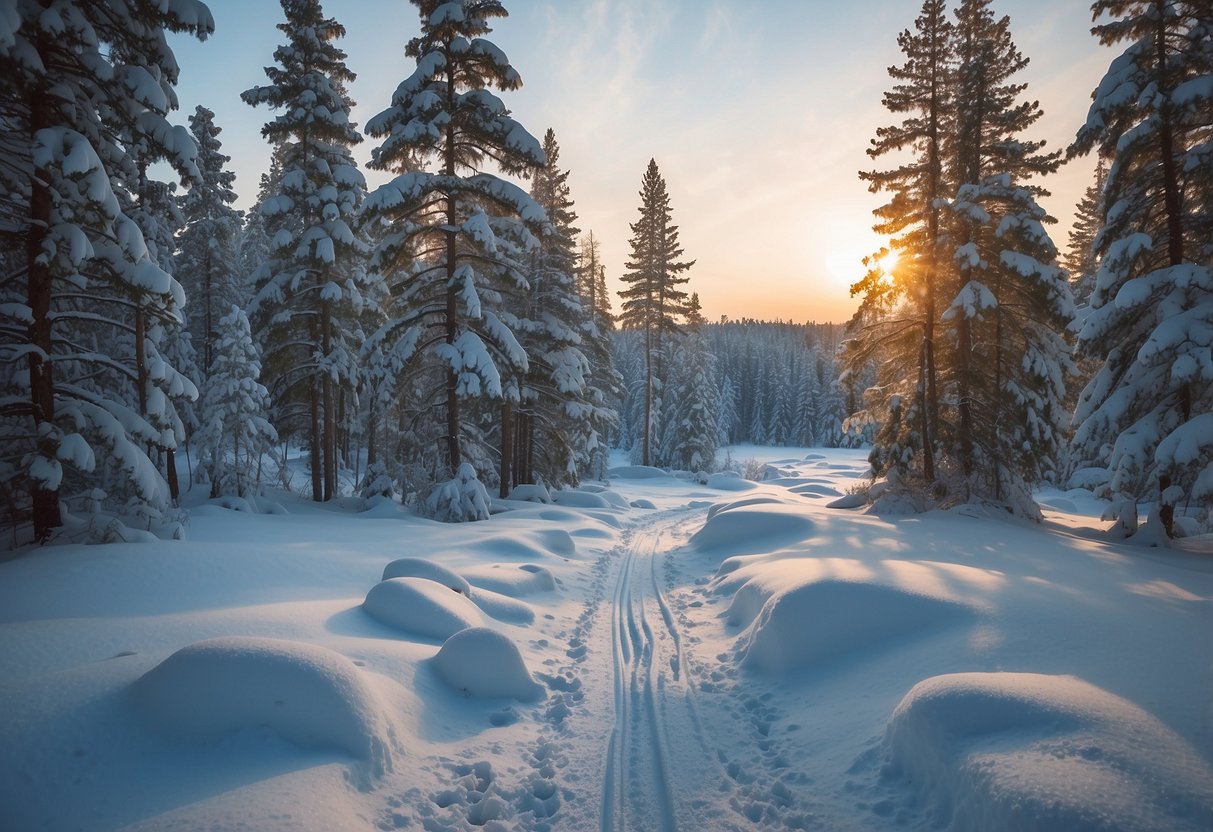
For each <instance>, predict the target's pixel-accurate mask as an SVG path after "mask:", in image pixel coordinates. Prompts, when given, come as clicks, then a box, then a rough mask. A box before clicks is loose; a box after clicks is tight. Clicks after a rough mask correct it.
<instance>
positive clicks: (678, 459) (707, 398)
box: [669, 293, 720, 471]
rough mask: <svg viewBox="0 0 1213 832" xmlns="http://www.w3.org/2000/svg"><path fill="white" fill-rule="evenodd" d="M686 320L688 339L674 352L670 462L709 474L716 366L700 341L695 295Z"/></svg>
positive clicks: (714, 441)
mask: <svg viewBox="0 0 1213 832" xmlns="http://www.w3.org/2000/svg"><path fill="white" fill-rule="evenodd" d="M686 317H687V320H686V329H687V336H686V337H685V338H681V339H679V341H678V344H677V346H676V348H675V349H676V352H675V355H676V356H677V362H676V367H677V368H678V369H677V373H676V379H677V381H676V383H675V384H674V386H673V389H672V391H671V392H672V395H671V399H672V401H671V404H672V407H671V412H673V413H676V414H678V415H677V417H676V418H675V419H673V420H672V422H671V424H672V425H673V426H674V427H673V431H672V437H671V441H670V449H669V461H670V464H671V465H673V466H674V467H675V468H681V469H684V470H688V471H711V470H713V469H714V468H715V462H716V447H717V436H718V431H719V425H718V424H717V421H716V414H717V411H718V410H719V406H720V403H719V399H718V398H717V388H716V377H715V376H716V362H715V360H714V359H713V357H712V353H711V352H709V350H708V346H707V342H706V341H705V340H704V337H703V324H704V320H703V314H702V312H701V311H700V306H699V295H698V294H697V293H692V295H691V300H690V303H688V305H687V313H686Z"/></svg>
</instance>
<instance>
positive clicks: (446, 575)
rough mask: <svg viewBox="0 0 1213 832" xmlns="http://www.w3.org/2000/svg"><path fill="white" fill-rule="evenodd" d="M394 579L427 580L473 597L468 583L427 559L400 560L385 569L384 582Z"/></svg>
mask: <svg viewBox="0 0 1213 832" xmlns="http://www.w3.org/2000/svg"><path fill="white" fill-rule="evenodd" d="M392 578H425V579H426V580H427V581H434V582H435V583H439V584H442V585H443V586H445V587H446V588H447V589H451V590H454V591H455V592H458V593H459V594H460V595H471V594H472V588H471V587H470V586H468V582H467V581H466V580H465V579H464V578H462V577H460V576H459V575H456V574H455V573H454V572H452V571H451V570H449V569H447V568H446V567H445V566H442V565H441V564H438V563H434V561H432V560H426V559H425V558H400V559H399V560H394V561H392V562H391V563H389V564H388V565H387V566H385V567H383V580H385V581H389V580H391V579H392Z"/></svg>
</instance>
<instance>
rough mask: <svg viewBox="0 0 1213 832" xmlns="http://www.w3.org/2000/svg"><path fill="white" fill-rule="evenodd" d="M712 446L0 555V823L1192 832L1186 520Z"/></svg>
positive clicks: (1209, 623) (1190, 554) (1193, 646)
mask: <svg viewBox="0 0 1213 832" xmlns="http://www.w3.org/2000/svg"><path fill="white" fill-rule="evenodd" d="M732 456H733V458H735V459H741V460H746V459H748V458H755V459H757V460H758V462H761V463H765V464H766V467H761V466H754V467H751V466H748V465H747V470H761V472H762V473H761V474H760V479H762V482H750V481H748V480H741V479H739V478H737V477H729V476H718V477H714V478H712V479H710V480H708V482H707V484H699V483H697V482H695V481H694V480H693V479H691V478H689V477H687V478H684V477H679V476H676V475H671V474H668V473H666V472H661V471H657V470H656V469H651V468H642V467H638V466H626V465H621V466H620V467H618V468H615V469H613V471H612V475H611V478H610V482H609V483H607V484H597V483H594V484H587V485H586V486H585V487H584V488H583V489H582V490H579V491H575V492H568V491H566V492H555V493H553V494H551V495H547V494H546V493H540V490H539V489H523V490H521V491H519V492H517V493H516V495H515V496H516V497H519V498H522V499H515V500H509V501H498V502H496V503H495V504H494V506H493V512H494V514H493V516H492V517H491V518H490V519H489V520H486V521H483V522H477V523H465V524H458V525H444V524H440V523H435V522H431V521H427V520H423V519H419V518H417V517H416V516H413V515H411V514H409V513H407V512H405V511H404V510H402V509H400V507H399V506H396V505H394V504H391V503H385V502H382V501H380V502H378V503H376V505H375V506H374V508H373V509H371V510H370V511H365V512H359V511H358V510H357V508H358V504H357V501H353V500H350V501H348V502H339V503H338V504H333V505H328V506H323V505H315V504H311V503H308V502H306V501H304V500H300V499H298V498H295V497H292V496H290V495H287V494H275V495H273V496H272V498H273V500H275V501H276V502H277V503H279V504H280V505H281V506H282V508H283V509H284V510H285V513H275V514H253V513H250V512H248V511H236V510H231V509H227V508H224V507H222V505H221V504H219V503H205V502H204V503H203V504H201V505H196V506H195V507H194V508H193V509H192V512H191V514H192V521H191V523H190V525H189V527H188V529H187V539H186V540H184V541H165V542H148V543H139V544H123V545H106V546H65V547H54V548H48V549H40V550H31V551H26V552H24V553H22V556H21V557H19V558H17V559H15V560H11V561H9V562H6V563H3V564H0V671H2V672H0V713H2V714H3V718H2V719H0V830H4V832H25V830H87V832H107V831H108V830H119V829H124V830H156V831H157V832H159V831H160V830H202V829H206V830H219V831H220V832H226V831H227V830H245V829H254V830H317V832H319V831H320V830H324V832H329V831H330V830H393V829H406V830H428V831H429V832H441V831H442V830H468V829H487V830H498V831H499V832H500V831H501V830H519V829H520V830H528V829H535V830H594V829H607V830H623V829H632V830H673V829H684V830H745V829H821V830H878V832H879V830H894V829H910V830H926V829H932V830H934V829H948V830H1049V831H1050V832H1072V830H1079V831H1080V832H1084V831H1085V830H1091V832H1094V830H1100V832H1112V830H1126V831H1127V830H1181V831H1183V830H1190V831H1191V832H1198V831H1199V832H1208V830H1210V829H1213V704H1211V703H1213V550H1211V547H1210V546H1209V545H1208V541H1188V542H1187V544H1186V546H1185V548H1183V549H1178V548H1177V549H1173V550H1162V549H1148V548H1143V547H1130V546H1125V545H1120V544H1113V543H1108V542H1105V541H1104V540H1103V539H1102V537H1101V535H1100V533H1099V532H1097V531H1096V529H1097V527H1099V526H1100V525H1101V524H1100V523H1099V522H1098V517H1099V514H1100V512H1101V511H1102V509H1103V508H1104V506H1103V505H1102V504H1100V503H1099V502H1098V501H1096V500H1094V499H1093V498H1091V496H1090V493H1089V492H1083V491H1068V492H1060V491H1051V492H1048V493H1042V494H1041V495H1040V501H1041V503H1042V506H1043V507H1044V511H1045V517H1046V522H1045V523H1044V524H1043V525H1034V524H1030V523H1025V522H1020V521H1015V520H1012V519H1010V518H1008V517H1005V516H993V515H990V514H987V513H984V512H982V511H979V510H975V509H971V508H965V509H959V510H955V511H950V512H935V513H930V514H925V515H904V516H875V515H872V514H870V513H867V512H866V510H865V509H864V508H862V507H853V504H854V503H855V502H856V501H855V500H853V499H850V498H849V495H850V493H851V492H852V491H853V486H854V485H855V484H856V483H859V482H862V481H863V480H864V478H865V472H866V464H865V462H864V455H863V452H860V451H817V450H809V449H798V450H796V449H762V448H751V447H747V448H739V449H738V448H734V449H732ZM191 496H193V495H191ZM549 499H550V500H551V502H547V500H549ZM228 505H231V506H241V505H244V506H245V507H247V504H244V503H241V502H239V501H235V502H233V501H228ZM832 505H833V506H835V507H830V506H832ZM843 506H852V507H850V508H847V507H843Z"/></svg>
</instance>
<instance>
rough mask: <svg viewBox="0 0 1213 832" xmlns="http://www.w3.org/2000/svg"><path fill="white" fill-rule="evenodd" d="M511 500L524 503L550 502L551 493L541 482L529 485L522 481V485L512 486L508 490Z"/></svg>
mask: <svg viewBox="0 0 1213 832" xmlns="http://www.w3.org/2000/svg"><path fill="white" fill-rule="evenodd" d="M509 498H510V499H511V500H519V501H521V502H526V503H550V502H552V495H551V494H549V493H548V490H547V488H546V487H545V486H543V485H541V484H536V485H531V484H529V483H523V484H522V485H516V486H514V488H513V490H512V491H510V497H509Z"/></svg>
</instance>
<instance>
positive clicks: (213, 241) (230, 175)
mask: <svg viewBox="0 0 1213 832" xmlns="http://www.w3.org/2000/svg"><path fill="white" fill-rule="evenodd" d="M189 121H190V131H191V132H192V133H193V135H194V140H195V141H196V142H197V143H198V172H199V174H200V176H199V179H198V181H197V182H196V183H194V185H193V186H192V187H191V188H190V189H189V192H188V193H187V194H186V195H185V198H184V200H183V208H184V212H185V230H184V231H182V233H181V237H180V240H179V245H180V253H179V254H178V257H177V278H178V280H180V281H181V285H182V286H184V287H185V291H186V294H187V296H188V297H189V307H188V310H187V320H188V321H189V331H190V337H191V340H192V342H193V344H194V348H195V350H196V351H197V350H200V351H201V357H202V364H201V369H202V370H203V374H204V376H205V375H206V374H207V373H209V372H210V366H211V363H212V362H213V361H214V357H215V353H214V339H215V332H216V329H215V326H216V324H217V323H218V319H219V316H220V315H222V314H225V312H224V310H226V309H228V308H229V307H230V306H232V305H233V304H234V305H237V306H243V305H244V301H245V298H244V292H243V291H242V284H243V276H242V274H241V271H242V270H241V265H240V253H239V246H240V241H241V236H242V227H241V216H240V212H239V211H237V210H235V209H234V208H232V203H233V202H235V201H236V192H235V191H233V190H232V185H233V184H234V183H235V181H236V174H235V173H234V172H232V171H229V170H226V169H225V165H226V164H227V163H228V162H230V161H231V157H230V156H227V155H225V154H223V153H222V152H221V148H222V146H223V145H222V143H221V142H220V141H219V134H220V133H221V132H223V131H222V130H221V129H220V128H219V127H218V125H216V124H215V114H214V113H213V112H211V111H210V110H208V109H206V108H205V107H201V106H199V107H197V108H196V109H195V110H194V114H193V115H191V116H190V119H189ZM267 254H268V245H267V248H266V251H265V253H264V254H263V255H262V260H264V259H265V255H267Z"/></svg>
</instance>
